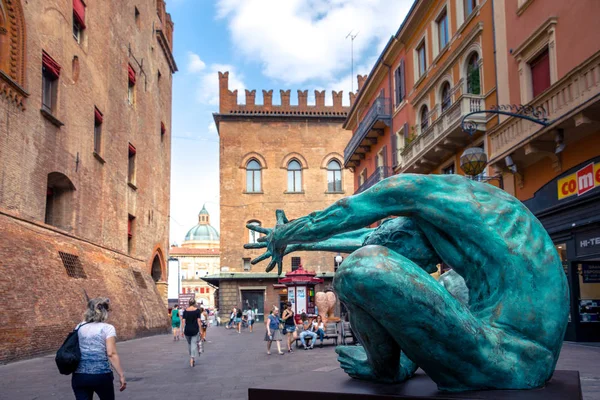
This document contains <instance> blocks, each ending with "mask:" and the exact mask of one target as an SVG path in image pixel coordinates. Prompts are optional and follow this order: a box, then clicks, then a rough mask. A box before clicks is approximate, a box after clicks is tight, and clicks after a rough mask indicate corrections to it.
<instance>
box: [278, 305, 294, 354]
mask: <svg viewBox="0 0 600 400" xmlns="http://www.w3.org/2000/svg"><path fill="white" fill-rule="evenodd" d="M284 307H285V309H284V310H283V315H281V318H282V319H283V326H284V328H283V329H284V331H285V334H286V336H287V338H286V339H287V340H286V341H287V348H288V353H293V352H294V351H293V350H292V341H293V340H295V339H296V337H295V336H296V321H295V319H294V312H293V311H292V303H290V302H289V301H288V302H287V303H285V306H284Z"/></svg>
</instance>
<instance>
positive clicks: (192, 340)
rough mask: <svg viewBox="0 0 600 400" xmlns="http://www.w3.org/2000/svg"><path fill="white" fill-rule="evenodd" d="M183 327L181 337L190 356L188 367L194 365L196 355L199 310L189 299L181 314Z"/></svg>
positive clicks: (198, 336) (194, 302) (198, 337)
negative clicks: (183, 337) (183, 338)
mask: <svg viewBox="0 0 600 400" xmlns="http://www.w3.org/2000/svg"><path fill="white" fill-rule="evenodd" d="M182 323H183V327H182V331H183V332H182V333H181V335H182V336H183V335H185V340H187V343H188V353H189V355H190V367H194V366H195V365H196V358H197V357H199V356H200V355H199V354H198V341H199V340H200V323H201V322H200V310H198V308H196V300H195V299H193V298H192V299H190V301H189V307H188V308H186V309H185V311H184V312H183V319H182Z"/></svg>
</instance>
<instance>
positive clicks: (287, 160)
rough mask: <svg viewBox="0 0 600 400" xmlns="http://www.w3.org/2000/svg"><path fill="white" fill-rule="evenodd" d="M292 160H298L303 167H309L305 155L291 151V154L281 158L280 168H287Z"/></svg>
mask: <svg viewBox="0 0 600 400" xmlns="http://www.w3.org/2000/svg"><path fill="white" fill-rule="evenodd" d="M292 160H297V161H298V162H299V163H300V166H301V167H302V169H307V168H308V162H307V161H306V158H304V156H303V155H302V154H300V153H289V154H287V155H286V156H285V157H283V159H282V160H281V165H280V168H281V169H287V168H288V164H289V163H290V161H292Z"/></svg>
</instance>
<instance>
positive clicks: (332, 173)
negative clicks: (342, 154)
mask: <svg viewBox="0 0 600 400" xmlns="http://www.w3.org/2000/svg"><path fill="white" fill-rule="evenodd" d="M327 191H328V192H330V193H336V192H341V191H342V166H341V165H340V163H339V161H337V160H331V161H329V163H327Z"/></svg>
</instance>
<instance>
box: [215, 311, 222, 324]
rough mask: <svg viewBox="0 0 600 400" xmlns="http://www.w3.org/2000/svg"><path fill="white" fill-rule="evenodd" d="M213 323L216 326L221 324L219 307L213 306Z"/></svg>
mask: <svg viewBox="0 0 600 400" xmlns="http://www.w3.org/2000/svg"><path fill="white" fill-rule="evenodd" d="M215 323H216V324H217V326H221V317H219V309H218V308H215Z"/></svg>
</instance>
